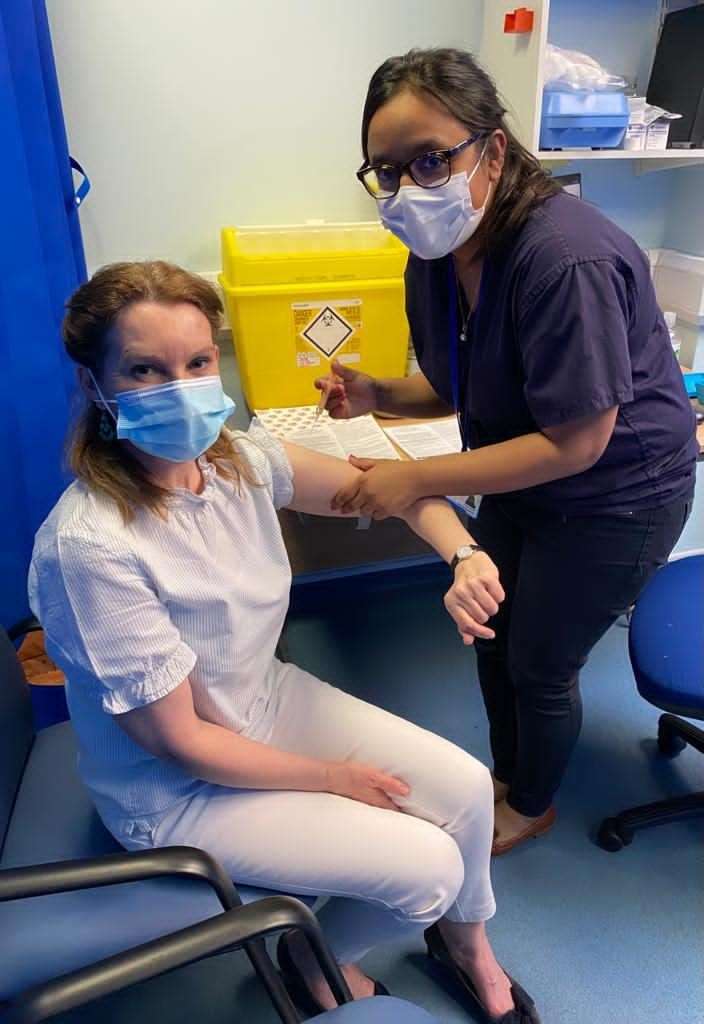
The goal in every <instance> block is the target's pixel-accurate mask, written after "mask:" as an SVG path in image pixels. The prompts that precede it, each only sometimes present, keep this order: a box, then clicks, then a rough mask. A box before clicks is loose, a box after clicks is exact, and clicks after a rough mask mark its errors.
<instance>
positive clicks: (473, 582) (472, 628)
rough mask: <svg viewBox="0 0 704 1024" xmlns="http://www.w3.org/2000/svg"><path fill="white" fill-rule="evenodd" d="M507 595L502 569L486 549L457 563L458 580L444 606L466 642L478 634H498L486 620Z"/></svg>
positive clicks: (484, 637)
mask: <svg viewBox="0 0 704 1024" xmlns="http://www.w3.org/2000/svg"><path fill="white" fill-rule="evenodd" d="M505 597H506V594H505V593H504V588H503V587H502V586H501V583H500V582H499V570H498V569H497V568H496V566H495V565H494V563H493V562H492V560H491V559H490V558H489V556H488V555H487V554H486V553H485V552H484V551H477V552H476V553H475V554H474V555H472V557H471V558H465V559H463V560H462V561H461V562H459V563H458V565H457V568H456V569H455V582H454V583H453V584H452V586H451V587H450V589H449V590H448V592H447V593H446V594H445V607H446V608H447V610H448V612H449V613H450V615H451V617H452V618H453V619H454V621H455V624H456V625H457V631H458V633H459V634H460V636H461V637H462V640H463V642H464V643H465V644H472V643H474V638H475V637H481V638H482V639H484V640H493V639H494V637H495V636H496V634H495V633H494V630H493V629H490V628H489V627H488V626H487V625H486V623H487V622H488V621H489V619H490V618H491V617H492V615H496V613H497V612H498V610H499V605H500V604H501V602H502V601H503V600H504V598H505Z"/></svg>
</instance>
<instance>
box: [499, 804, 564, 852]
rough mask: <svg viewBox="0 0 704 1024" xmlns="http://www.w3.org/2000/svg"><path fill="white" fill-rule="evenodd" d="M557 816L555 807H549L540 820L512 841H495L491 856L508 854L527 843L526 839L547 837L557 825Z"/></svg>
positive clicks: (536, 820)
mask: <svg viewBox="0 0 704 1024" xmlns="http://www.w3.org/2000/svg"><path fill="white" fill-rule="evenodd" d="M556 818H557V814H556V813H555V808H554V807H548V809H547V811H546V812H545V814H541V815H540V817H539V818H535V819H534V821H533V822H532V823H531V824H530V825H528V827H527V828H524V829H523V831H522V832H519V833H518V835H515V836H514V837H513V838H512V839H504V840H502V841H501V840H498V839H495V840H494V842H493V843H492V844H491V855H492V857H500V856H501V854H502V853H508V851H509V850H512V849H513V848H514V846H518V845H519V843H523V842H525V840H526V839H537V838H538V836H543V835H545V833H546V832H549V831H550V829H551V828H552V827H553V825H554V824H555V819H556Z"/></svg>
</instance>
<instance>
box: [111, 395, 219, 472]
mask: <svg viewBox="0 0 704 1024" xmlns="http://www.w3.org/2000/svg"><path fill="white" fill-rule="evenodd" d="M93 382H94V384H95V387H96V390H97V392H98V395H99V396H100V399H101V402H102V404H103V406H104V407H105V409H107V411H108V412H109V413H110V415H111V416H112V418H113V419H114V420H115V421H116V424H117V436H118V438H120V439H121V440H124V441H131V442H132V444H133V445H134V446H135V447H136V448H139V449H140V450H141V451H143V452H147V453H148V454H149V455H155V456H156V457H157V458H160V459H168V461H169V462H190V461H191V460H192V459H197V458H198V456H199V455H202V454H203V452H204V451H207V449H208V448H210V446H211V444H213V442H214V441H216V440H217V438H218V437H219V436H220V430H221V429H222V426H223V424H224V423H225V421H226V420H227V419H228V418H229V417H230V416H231V415H232V413H233V412H234V411H235V403H234V402H233V401H232V399H231V398H229V397H228V395H226V394H225V392H224V391H223V389H222V381H221V380H220V378H219V377H196V378H194V379H192V380H174V381H169V382H168V383H166V384H157V385H155V386H154V387H148V388H134V389H132V390H130V391H120V392H118V394H116V395H115V401H114V402H108V401H106V400H105V399H104V398H103V395H102V392H101V391H100V388H99V387H98V384H97V382H96V381H95V378H93ZM111 405H117V416H115V413H114V412H113V411H112V409H111V408H110V406H111Z"/></svg>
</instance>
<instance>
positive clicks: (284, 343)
mask: <svg viewBox="0 0 704 1024" xmlns="http://www.w3.org/2000/svg"><path fill="white" fill-rule="evenodd" d="M407 257H408V250H407V249H406V248H405V246H404V245H402V244H401V242H399V241H398V240H397V239H396V238H394V236H393V235H391V234H390V233H389V232H388V231H386V230H385V229H384V228H383V227H382V226H381V224H379V223H378V222H376V221H373V222H370V223H360V224H312V225H311V224H306V225H300V226H296V225H294V226H288V227H251V228H234V227H230V228H224V229H223V231H222V273H221V274H220V278H219V280H220V284H221V285H222V288H223V291H224V293H225V300H226V303H227V310H228V315H229V318H230V323H231V325H232V335H233V341H234V345H235V353H236V355H237V362H238V366H239V372H240V377H241V380H242V387H243V390H244V394H245V398H246V399H247V402H248V404H249V406H250V408H251V409H269V408H272V407H288V406H293V405H311V404H313V403H315V402H316V401H317V398H318V393H317V392H316V391H315V389H314V387H313V381H314V380H315V378H316V377H319V376H320V375H321V374H324V373H327V371H328V369H329V367H330V362H331V360H332V359H333V358H336V359H339V360H340V362H342V363H347V364H348V365H349V366H351V367H353V368H354V369H356V370H363V371H364V372H365V373H370V374H372V375H373V376H375V377H399V376H403V375H404V373H405V368H406V355H407V350H408V324H407V321H406V315H405V311H404V292H403V272H404V270H405V267H406V259H407Z"/></svg>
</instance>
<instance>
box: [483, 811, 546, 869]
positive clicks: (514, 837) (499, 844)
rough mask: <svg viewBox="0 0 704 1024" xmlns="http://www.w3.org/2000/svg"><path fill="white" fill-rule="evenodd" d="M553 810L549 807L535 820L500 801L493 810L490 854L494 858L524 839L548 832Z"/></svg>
mask: <svg viewBox="0 0 704 1024" xmlns="http://www.w3.org/2000/svg"><path fill="white" fill-rule="evenodd" d="M555 817H556V815H555V808H554V807H549V808H548V809H547V811H546V812H545V813H544V814H541V815H540V816H539V817H537V818H529V817H527V816H526V815H525V814H519V812H518V811H514V809H513V807H511V806H509V804H508V803H507V802H506V801H505V800H502V801H501V802H500V803H498V804H496V806H495V808H494V842H493V845H492V847H491V852H492V854H493V855H494V856H495V857H498V856H500V854H502V853H508V851H509V850H512V849H513V848H514V846H518V844H519V843H522V842H523V841H524V840H525V839H534V838H537V836H542V835H544V834H545V833H546V832H548V831H549V830H550V829H551V828H552V826H553V825H554V824H555Z"/></svg>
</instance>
